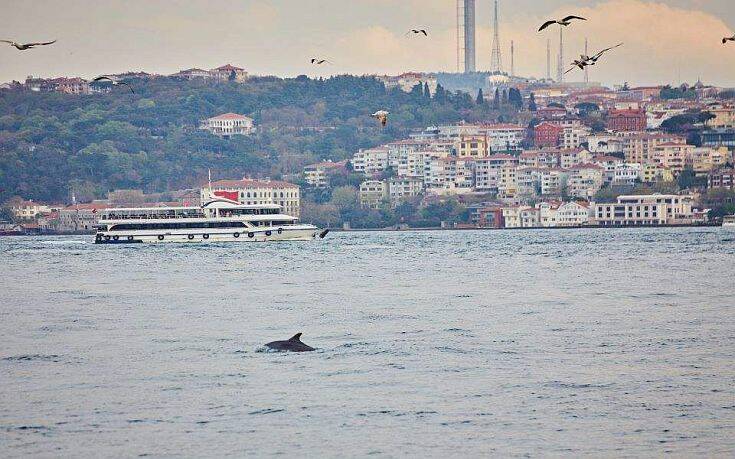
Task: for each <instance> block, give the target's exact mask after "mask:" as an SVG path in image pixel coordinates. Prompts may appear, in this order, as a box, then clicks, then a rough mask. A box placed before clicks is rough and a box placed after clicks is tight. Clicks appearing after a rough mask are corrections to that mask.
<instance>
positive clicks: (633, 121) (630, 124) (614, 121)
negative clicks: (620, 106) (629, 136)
mask: <svg viewBox="0 0 735 459" xmlns="http://www.w3.org/2000/svg"><path fill="white" fill-rule="evenodd" d="M646 125H647V119H646V112H645V111H643V110H610V112H609V113H608V116H607V128H608V129H609V130H611V131H614V132H621V131H628V132H638V131H645V130H646Z"/></svg>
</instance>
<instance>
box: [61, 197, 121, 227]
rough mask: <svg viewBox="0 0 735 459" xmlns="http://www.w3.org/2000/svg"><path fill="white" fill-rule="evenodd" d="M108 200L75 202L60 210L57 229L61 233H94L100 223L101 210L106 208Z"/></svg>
mask: <svg viewBox="0 0 735 459" xmlns="http://www.w3.org/2000/svg"><path fill="white" fill-rule="evenodd" d="M108 206H109V203H107V202H106V201H93V202H91V203H85V204H74V205H71V206H69V207H65V208H64V209H61V210H60V211H59V220H58V223H57V224H56V230H57V231H59V232H61V233H92V232H94V231H95V230H96V226H97V224H98V223H99V215H100V212H101V211H102V210H104V209H106V208H107V207H108Z"/></svg>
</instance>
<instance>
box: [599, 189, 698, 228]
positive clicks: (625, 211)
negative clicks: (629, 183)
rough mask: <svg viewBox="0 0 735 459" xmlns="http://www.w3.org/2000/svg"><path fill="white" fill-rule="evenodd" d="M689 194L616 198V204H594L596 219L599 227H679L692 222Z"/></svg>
mask: <svg viewBox="0 0 735 459" xmlns="http://www.w3.org/2000/svg"><path fill="white" fill-rule="evenodd" d="M693 202H694V198H693V196H691V195H670V194H669V195H664V194H652V195H640V196H619V197H618V200H617V203H615V204H596V205H595V211H594V215H595V220H596V221H597V224H599V225H602V226H651V225H681V224H691V223H694V221H695V215H694V212H693V207H692V204H693Z"/></svg>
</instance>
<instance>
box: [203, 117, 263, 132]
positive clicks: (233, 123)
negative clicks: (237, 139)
mask: <svg viewBox="0 0 735 459" xmlns="http://www.w3.org/2000/svg"><path fill="white" fill-rule="evenodd" d="M200 129H204V130H207V131H209V132H211V133H212V134H214V135H217V136H221V137H230V136H233V135H250V134H252V133H253V132H255V122H254V121H253V119H252V118H250V117H247V116H245V115H238V114H237V113H225V114H223V115H219V116H215V117H212V118H207V119H206V120H204V121H202V125H201V127H200Z"/></svg>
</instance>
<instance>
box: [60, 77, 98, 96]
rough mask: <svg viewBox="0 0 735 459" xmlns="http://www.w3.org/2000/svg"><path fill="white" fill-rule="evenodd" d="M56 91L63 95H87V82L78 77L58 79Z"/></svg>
mask: <svg viewBox="0 0 735 459" xmlns="http://www.w3.org/2000/svg"><path fill="white" fill-rule="evenodd" d="M56 90H57V91H58V92H63V93H64V94H89V93H90V92H89V82H88V81H87V80H83V79H81V78H78V77H74V78H59V79H58V80H57V83H56Z"/></svg>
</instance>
